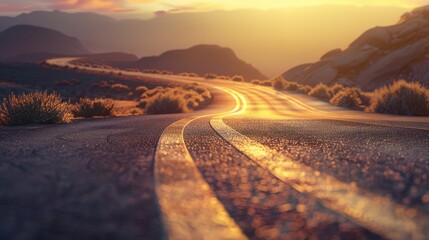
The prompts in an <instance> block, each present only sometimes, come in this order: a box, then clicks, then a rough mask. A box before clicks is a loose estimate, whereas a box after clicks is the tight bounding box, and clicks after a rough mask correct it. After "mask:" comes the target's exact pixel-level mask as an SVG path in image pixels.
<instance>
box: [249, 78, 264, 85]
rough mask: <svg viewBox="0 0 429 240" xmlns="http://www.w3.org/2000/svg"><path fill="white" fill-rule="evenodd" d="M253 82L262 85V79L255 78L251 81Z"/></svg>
mask: <svg viewBox="0 0 429 240" xmlns="http://www.w3.org/2000/svg"><path fill="white" fill-rule="evenodd" d="M250 83H251V84H255V85H261V80H259V79H253V80H252V81H250Z"/></svg>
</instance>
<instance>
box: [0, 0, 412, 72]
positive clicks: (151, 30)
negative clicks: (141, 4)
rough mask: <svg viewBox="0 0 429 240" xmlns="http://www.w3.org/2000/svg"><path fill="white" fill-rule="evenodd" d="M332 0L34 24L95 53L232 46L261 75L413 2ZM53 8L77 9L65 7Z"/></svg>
mask: <svg viewBox="0 0 429 240" xmlns="http://www.w3.org/2000/svg"><path fill="white" fill-rule="evenodd" d="M21 2H24V1H21ZM319 2H320V1H319ZM325 2H327V1H325ZM334 2H335V1H333V2H331V4H330V5H329V6H326V5H325V6H316V5H311V4H309V5H303V6H294V7H283V8H272V9H269V10H267V9H263V8H259V9H258V8H255V7H253V8H252V7H248V8H252V9H246V10H245V9H240V8H238V7H235V8H231V9H228V10H225V9H220V8H218V9H216V8H213V9H212V10H209V11H208V9H205V10H199V11H187V10H186V11H185V10H183V11H173V12H168V11H167V12H163V13H161V14H158V15H157V16H156V17H152V18H150V19H135V17H134V16H135V15H132V14H131V13H130V15H126V16H129V19H134V21H129V20H122V19H121V17H118V16H115V15H114V14H113V15H112V14H109V13H110V12H108V11H104V12H103V11H99V12H97V14H99V15H103V16H109V17H112V18H114V19H116V20H117V21H115V22H114V23H115V25H117V26H103V27H100V26H98V27H99V29H97V31H94V29H90V27H91V26H76V27H75V28H71V27H68V28H64V27H63V25H64V24H63V25H61V24H60V23H56V22H44V23H43V24H37V23H35V25H42V26H44V27H48V28H52V29H55V30H58V31H61V32H64V33H65V34H68V35H70V36H74V37H77V38H79V39H80V40H81V41H82V42H83V44H84V45H85V46H86V47H88V48H89V49H90V50H92V51H94V52H105V51H124V52H129V53H133V54H136V55H138V56H139V57H145V56H154V55H159V54H161V53H163V52H165V51H168V50H173V49H185V48H189V47H192V46H194V45H199V44H216V45H220V46H222V47H229V48H231V49H233V50H234V51H235V53H236V54H237V55H238V57H240V58H241V59H243V60H244V61H246V62H248V63H250V64H252V65H253V66H255V67H256V68H258V69H259V70H260V71H262V72H263V73H264V74H266V75H268V76H276V75H278V74H281V73H283V72H284V71H286V70H288V69H290V68H292V67H294V66H296V65H300V64H303V63H309V62H315V61H317V60H318V59H319V58H320V57H321V56H322V55H323V54H324V53H326V52H328V51H330V50H332V49H335V48H342V49H344V48H346V47H347V46H348V45H349V44H350V43H351V42H352V41H354V40H355V39H356V38H357V37H359V35H361V34H362V33H363V32H365V31H366V30H368V29H370V28H373V27H376V26H386V25H392V24H395V23H396V22H398V20H399V18H400V17H401V16H402V15H403V14H404V13H406V12H407V11H410V9H411V8H409V7H406V6H411V1H395V2H394V3H392V4H390V5H382V4H380V3H381V2H385V1H376V2H378V3H379V4H378V5H377V4H372V5H366V6H356V4H355V5H353V4H338V3H337V4H335V3H334ZM349 2H352V1H349ZM399 2H402V3H403V2H408V3H409V5H405V4H399ZM395 3H396V4H395ZM413 3H417V1H413ZM57 6H59V5H57ZM46 10H49V9H46ZM57 10H60V11H63V12H68V13H70V12H76V11H77V10H76V9H64V7H63V8H60V7H58V9H57ZM51 11H52V9H51ZM82 11H83V12H91V9H90V8H83V9H82ZM1 12H4V11H1ZM169 13H174V14H169ZM118 19H119V20H118ZM125 23H126V24H125ZM81 25H82V24H81ZM110 28H112V30H110ZM95 33H96V34H95ZM100 36H104V37H100ZM122 36H127V37H126V38H123V37H122Z"/></svg>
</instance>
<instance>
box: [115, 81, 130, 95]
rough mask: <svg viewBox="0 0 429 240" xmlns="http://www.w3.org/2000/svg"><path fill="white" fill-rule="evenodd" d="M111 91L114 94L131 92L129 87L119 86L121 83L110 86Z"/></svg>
mask: <svg viewBox="0 0 429 240" xmlns="http://www.w3.org/2000/svg"><path fill="white" fill-rule="evenodd" d="M111 89H112V90H113V91H115V92H118V93H123V92H129V91H131V89H130V87H128V86H127V85H125V84H121V83H115V84H112V86H111Z"/></svg>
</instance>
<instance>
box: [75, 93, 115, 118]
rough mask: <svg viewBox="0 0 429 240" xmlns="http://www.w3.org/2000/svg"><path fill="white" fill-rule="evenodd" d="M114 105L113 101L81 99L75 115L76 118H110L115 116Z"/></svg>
mask: <svg viewBox="0 0 429 240" xmlns="http://www.w3.org/2000/svg"><path fill="white" fill-rule="evenodd" d="M113 108H114V103H113V101H112V100H111V99H103V98H96V99H90V98H81V99H80V100H79V103H77V104H76V106H75V108H74V110H73V113H74V115H75V116H76V117H84V118H90V117H108V116H112V115H113Z"/></svg>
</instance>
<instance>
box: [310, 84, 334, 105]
mask: <svg viewBox="0 0 429 240" xmlns="http://www.w3.org/2000/svg"><path fill="white" fill-rule="evenodd" d="M308 95H310V96H312V97H317V98H319V99H322V100H325V101H329V100H330V99H331V97H332V91H331V89H330V88H329V87H328V86H326V85H325V84H323V83H319V84H318V85H317V86H315V87H314V88H313V89H311V91H310V92H309V93H308Z"/></svg>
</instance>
